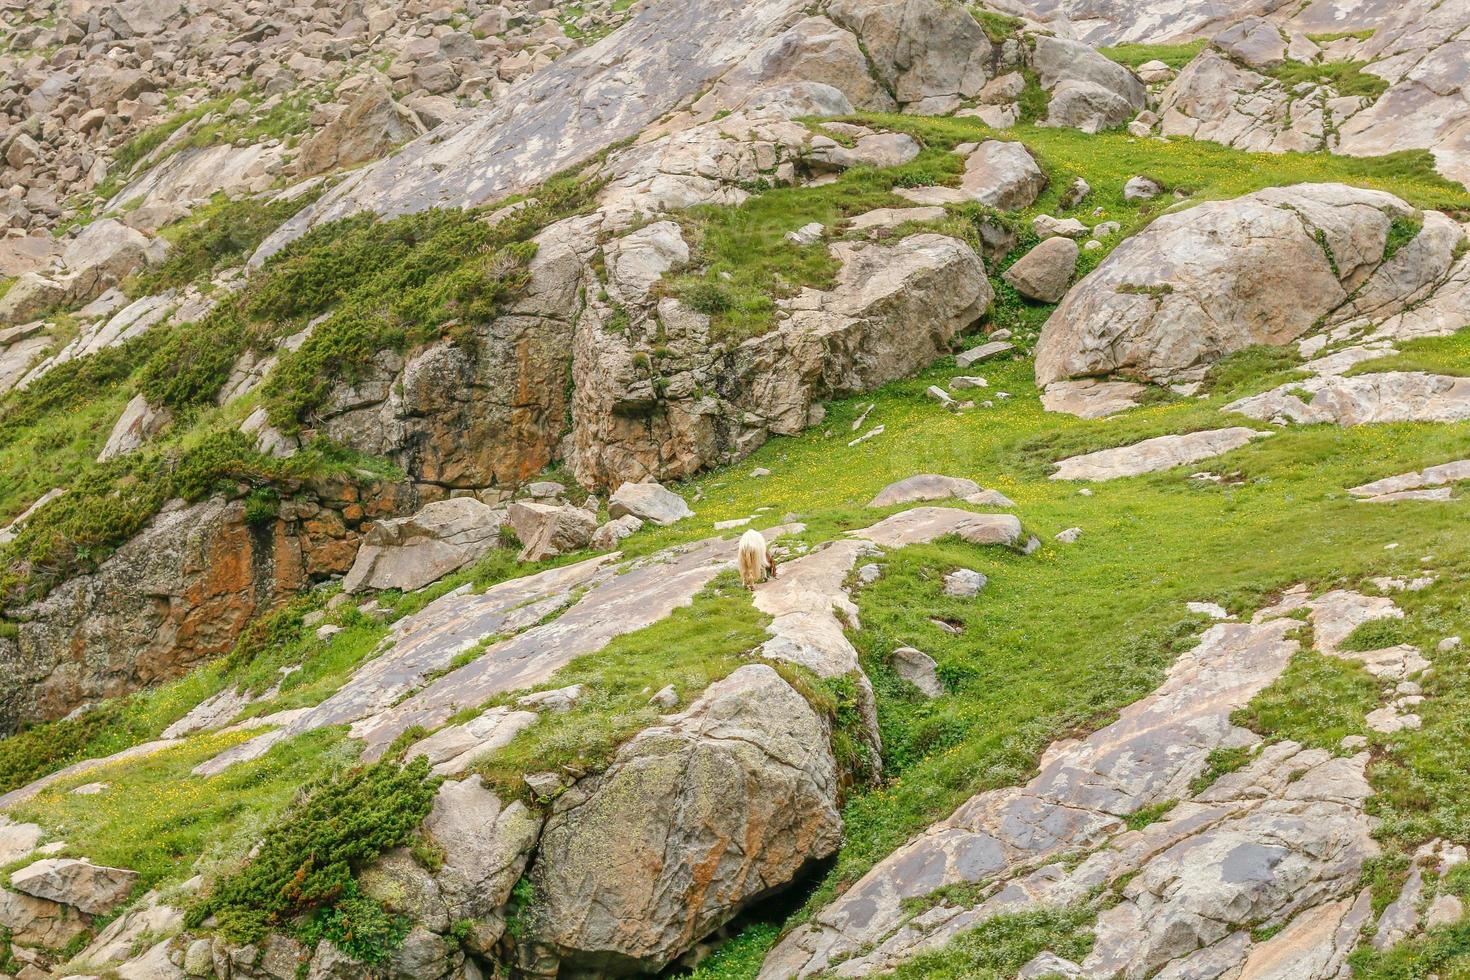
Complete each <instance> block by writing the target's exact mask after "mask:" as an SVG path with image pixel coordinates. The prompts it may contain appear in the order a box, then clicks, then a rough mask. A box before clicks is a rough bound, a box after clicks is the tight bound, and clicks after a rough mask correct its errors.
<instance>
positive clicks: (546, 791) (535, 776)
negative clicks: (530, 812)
mask: <svg viewBox="0 0 1470 980" xmlns="http://www.w3.org/2000/svg"><path fill="white" fill-rule="evenodd" d="M522 779H524V780H525V783H526V786H527V787H529V788H530V790H531V792H532V793H534V794H535V795H536V798H537V799H540V800H547V799H550V798H551V797H553V796H555V795H556V794H557V793H559V792H561V789H562V781H561V774H560V773H554V772H530V773H526V775H525V776H523V777H522Z"/></svg>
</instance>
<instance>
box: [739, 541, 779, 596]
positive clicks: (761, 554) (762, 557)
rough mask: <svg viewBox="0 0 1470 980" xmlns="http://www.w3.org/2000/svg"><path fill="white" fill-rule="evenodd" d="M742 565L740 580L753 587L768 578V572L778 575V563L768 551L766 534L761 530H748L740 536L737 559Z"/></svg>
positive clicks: (749, 587) (773, 575) (773, 576)
mask: <svg viewBox="0 0 1470 980" xmlns="http://www.w3.org/2000/svg"><path fill="white" fill-rule="evenodd" d="M736 562H737V564H739V566H740V582H741V584H742V585H744V586H745V587H746V588H747V589H753V588H755V586H756V583H758V582H764V581H765V580H766V573H767V572H769V573H770V577H771V578H775V577H776V563H775V562H774V561H772V560H771V556H770V555H769V554H768V553H767V552H766V538H765V535H763V534H761V533H760V532H759V531H746V532H745V533H744V534H742V535H741V536H740V550H739V554H738V557H737V559H736Z"/></svg>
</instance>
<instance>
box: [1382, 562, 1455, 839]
mask: <svg viewBox="0 0 1470 980" xmlns="http://www.w3.org/2000/svg"><path fill="white" fill-rule="evenodd" d="M1447 544H1448V542H1447ZM1433 567H1435V568H1436V570H1437V571H1438V573H1439V575H1440V578H1439V580H1438V581H1436V582H1435V583H1434V584H1433V585H1431V586H1429V587H1428V588H1426V589H1424V590H1422V591H1420V592H1405V593H1400V594H1397V595H1395V596H1394V602H1396V603H1397V604H1398V605H1399V606H1400V607H1401V608H1403V610H1404V611H1405V613H1406V615H1405V618H1404V620H1403V621H1402V626H1403V633H1402V636H1403V638H1404V639H1405V640H1406V641H1407V642H1410V643H1412V644H1413V645H1414V646H1416V647H1418V648H1419V649H1420V650H1422V651H1423V652H1424V655H1425V656H1426V657H1427V658H1428V659H1429V661H1430V663H1431V664H1432V666H1433V668H1434V670H1433V673H1432V674H1430V675H1428V676H1426V677H1424V678H1421V680H1420V684H1421V685H1422V686H1423V688H1424V695H1425V700H1424V702H1423V703H1422V704H1420V705H1418V706H1417V707H1415V708H1414V709H1413V710H1414V712H1415V713H1417V714H1418V715H1419V716H1420V718H1421V719H1422V724H1421V727H1420V728H1419V729H1418V730H1413V731H1409V730H1406V731H1401V732H1397V733H1395V734H1394V735H1391V736H1385V737H1384V738H1385V739H1386V740H1387V741H1388V742H1389V743H1390V744H1391V745H1392V749H1393V750H1392V751H1391V752H1389V753H1386V754H1384V755H1383V756H1382V757H1381V758H1379V759H1377V760H1376V761H1375V762H1374V765H1373V767H1372V768H1371V769H1370V776H1371V778H1372V782H1373V786H1374V789H1375V790H1376V793H1377V795H1376V796H1375V797H1374V798H1373V799H1372V800H1370V801H1369V810H1370V812H1371V813H1373V814H1374V815H1375V816H1377V817H1378V818H1379V819H1380V820H1381V821H1382V824H1381V826H1380V829H1379V837H1380V838H1381V839H1382V840H1384V841H1386V842H1389V843H1392V844H1396V845H1398V846H1399V847H1400V848H1402V849H1403V850H1405V851H1408V850H1411V849H1412V848H1413V847H1415V846H1417V845H1418V844H1421V843H1423V842H1424V841H1427V840H1430V839H1432V838H1434V837H1443V838H1445V839H1447V840H1456V841H1460V840H1470V793H1467V792H1466V780H1465V773H1467V772H1470V663H1467V651H1466V650H1465V649H1464V647H1463V646H1462V647H1460V648H1456V649H1452V650H1439V649H1438V641H1439V640H1440V639H1441V638H1442V637H1445V636H1466V637H1470V596H1467V595H1466V592H1465V581H1466V579H1465V569H1466V566H1465V564H1464V563H1463V557H1462V553H1461V551H1460V549H1459V548H1458V547H1455V546H1454V545H1450V546H1449V547H1448V548H1446V547H1438V548H1436V549H1435V561H1434V566H1433ZM1403 573H1404V572H1403V570H1399V574H1403Z"/></svg>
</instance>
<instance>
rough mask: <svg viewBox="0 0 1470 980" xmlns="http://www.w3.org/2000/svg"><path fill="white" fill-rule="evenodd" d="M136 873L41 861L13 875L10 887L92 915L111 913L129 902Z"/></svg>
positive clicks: (69, 860) (60, 860) (80, 863)
mask: <svg viewBox="0 0 1470 980" xmlns="http://www.w3.org/2000/svg"><path fill="white" fill-rule="evenodd" d="M137 880H138V873H137V872H136V871H129V870H128V869H126V868H108V867H104V866H102V865H96V864H93V863H92V862H90V861H82V860H77V859H76V858H42V859H41V860H40V861H37V862H35V863H34V864H29V865H26V866H25V867H24V868H21V869H20V870H19V871H15V872H13V873H12V874H11V875H10V887H12V888H14V889H15V890H16V891H18V892H22V893H24V894H26V895H31V896H33V897H35V898H48V899H50V900H51V901H53V902H60V903H62V904H63V905H70V906H73V907H75V908H78V909H80V910H81V911H83V912H86V913H88V914H89V915H100V914H102V913H105V912H110V911H112V910H113V909H114V908H116V907H117V906H118V905H120V904H121V903H122V902H124V901H126V900H127V897H128V894H129V893H130V892H131V891H132V890H133V885H134V883H136V882H137Z"/></svg>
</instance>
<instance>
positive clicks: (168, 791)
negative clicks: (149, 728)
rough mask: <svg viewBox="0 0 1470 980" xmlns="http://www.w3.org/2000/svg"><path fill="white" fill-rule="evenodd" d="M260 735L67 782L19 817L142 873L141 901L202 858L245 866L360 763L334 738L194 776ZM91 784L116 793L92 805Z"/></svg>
mask: <svg viewBox="0 0 1470 980" xmlns="http://www.w3.org/2000/svg"><path fill="white" fill-rule="evenodd" d="M254 734H256V733H253V732H237V733H233V734H217V735H207V736H201V737H199V738H196V739H193V740H191V741H190V742H189V743H188V744H186V745H183V746H180V747H177V748H169V749H164V750H162V751H160V752H157V753H155V754H153V755H149V756H146V757H144V758H142V759H134V760H130V761H127V762H121V763H115V764H113V765H111V766H106V767H103V768H101V769H96V770H92V771H90V772H88V773H85V774H83V775H79V776H74V777H72V778H70V779H66V780H61V781H59V782H57V783H56V784H55V785H54V786H53V787H51V788H48V789H46V790H44V791H43V792H41V793H40V794H39V795H37V796H36V797H34V798H33V799H31V800H30V801H28V802H26V803H24V804H21V805H20V806H18V807H16V808H15V811H14V813H13V814H12V815H13V816H14V818H15V819H18V820H28V821H33V822H35V823H37V824H40V825H41V826H42V827H44V828H45V829H46V830H47V831H48V832H50V833H51V834H52V835H53V836H54V837H57V838H60V839H64V840H65V841H66V842H67V845H68V851H67V853H69V854H75V855H85V856H86V857H88V858H90V859H92V860H93V861H95V862H97V863H98V864H105V865H111V866H114V867H123V868H131V869H132V870H134V871H137V872H138V874H139V875H140V876H141V877H140V880H139V887H138V892H139V893H141V892H143V891H145V890H146V889H148V888H151V887H154V886H155V885H159V884H163V883H167V882H178V881H182V880H183V879H185V878H188V877H191V876H192V875H194V874H195V873H196V871H197V870H198V869H197V868H196V862H197V861H198V860H199V859H200V858H201V856H204V857H205V859H206V860H207V861H209V860H234V859H236V858H238V856H239V855H241V854H243V853H244V852H245V851H246V850H248V849H249V848H250V846H251V845H252V844H253V843H254V840H255V838H256V837H257V836H258V835H259V833H260V831H261V828H262V826H263V825H265V824H266V823H267V822H268V821H270V820H272V819H273V818H274V817H275V815H276V814H278V813H279V812H280V811H281V810H282V809H283V808H284V807H285V806H286V804H287V803H288V802H289V801H290V800H291V799H292V798H293V797H294V796H295V795H296V794H297V793H298V791H299V790H300V788H301V786H302V785H303V784H306V783H309V782H310V781H311V780H312V779H314V778H316V777H317V776H318V774H320V773H321V772H323V771H328V772H330V771H332V770H333V769H336V768H340V767H342V766H344V765H346V764H347V763H348V760H349V759H350V758H351V756H352V755H353V754H355V752H354V750H353V749H351V748H350V747H349V746H346V745H344V744H342V733H341V731H340V730H336V729H329V730H323V731H319V732H313V733H311V734H309V735H305V736H302V737H301V738H296V739H292V740H290V741H289V742H284V743H281V744H279V745H276V746H273V747H272V748H271V750H270V751H269V752H267V753H266V754H265V755H264V756H262V757H261V758H259V759H255V760H252V761H250V762H243V763H240V764H238V765H235V766H232V767H231V768H229V769H227V770H226V771H225V772H223V773H221V774H219V775H218V776H212V777H209V778H201V777H197V776H192V775H190V770H191V769H193V768H194V766H196V765H198V764H199V763H201V762H203V761H205V760H206V759H209V758H211V757H212V756H214V755H216V754H218V753H219V752H221V751H223V750H224V749H226V748H229V747H230V746H231V745H234V744H237V743H238V742H241V741H243V740H245V739H247V738H250V737H252V736H253V735H254ZM91 782H102V783H107V784H108V788H107V789H106V790H104V791H103V792H101V793H97V794H94V795H88V796H78V795H76V794H73V793H72V792H71V790H72V789H73V788H75V787H76V786H78V785H80V784H82V783H91ZM307 853H308V852H307V851H302V852H300V854H301V856H304V855H306V854H307Z"/></svg>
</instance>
